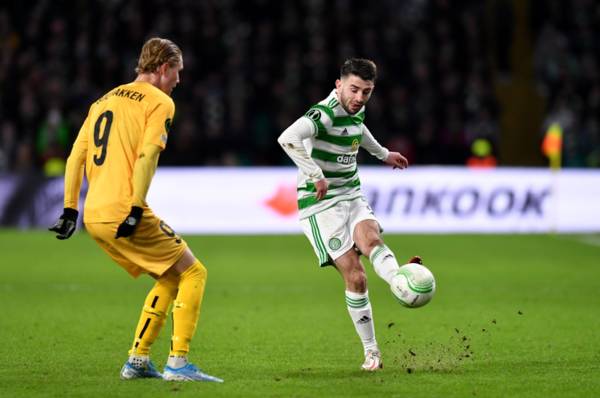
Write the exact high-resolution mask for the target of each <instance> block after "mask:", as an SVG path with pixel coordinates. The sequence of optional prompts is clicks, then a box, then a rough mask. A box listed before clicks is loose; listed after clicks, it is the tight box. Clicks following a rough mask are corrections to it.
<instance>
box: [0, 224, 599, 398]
mask: <svg viewBox="0 0 600 398" xmlns="http://www.w3.org/2000/svg"><path fill="white" fill-rule="evenodd" d="M385 239H386V243H387V244H388V245H389V246H390V247H391V248H392V249H393V250H395V252H396V253H397V255H398V257H399V258H401V259H404V258H408V257H409V256H410V255H412V254H420V255H422V256H423V258H424V260H425V264H426V265H428V266H429V267H430V269H431V270H432V271H433V273H434V274H435V275H436V278H437V284H438V291H437V294H436V296H435V297H434V299H433V301H432V302H431V303H430V304H429V305H427V306H426V307H423V308H420V309H415V310H411V309H405V308H402V307H401V306H400V305H398V304H397V303H396V302H395V300H394V299H393V297H392V296H391V294H390V293H389V291H388V288H387V286H386V285H385V284H384V282H383V281H381V280H380V279H378V278H377V276H376V275H375V274H374V272H373V271H372V268H371V266H370V265H367V271H368V275H369V281H370V289H369V292H370V297H371V302H372V304H373V308H374V317H375V324H376V332H377V338H378V341H379V344H380V348H381V349H382V351H383V355H384V363H385V369H384V370H383V371H381V372H377V373H372V374H371V373H364V372H361V371H359V370H358V368H359V366H360V364H361V361H362V350H361V346H360V342H359V340H358V338H357V336H356V335H355V332H354V329H353V327H352V324H351V321H350V319H349V316H348V314H347V312H346V308H345V303H344V294H343V285H342V282H341V279H340V278H339V276H338V275H337V273H336V272H335V271H334V270H333V269H331V268H328V269H319V268H318V267H317V266H316V261H317V260H316V257H315V256H314V254H313V253H312V251H311V248H310V247H309V244H308V242H307V241H306V240H305V238H304V237H303V236H275V237H273V236H269V237H267V236H229V237H222V236H219V237H209V236H188V237H186V240H187V241H188V243H189V244H190V246H191V247H192V249H193V251H194V252H195V254H196V255H197V256H198V257H199V258H200V259H201V260H202V261H203V262H204V263H205V264H206V266H207V268H208V269H209V279H208V285H207V290H206V295H205V299H204V304H203V308H202V313H201V319H200V323H199V327H198V330H197V333H196V338H195V340H194V341H193V343H192V353H191V355H190V357H191V359H192V360H193V361H194V362H196V363H197V364H198V365H200V366H201V367H202V368H203V369H204V370H205V371H206V372H208V373H210V374H214V375H216V376H219V377H222V378H224V379H225V383H224V384H220V385H219V384H211V383H167V382H163V381H160V380H135V381H127V382H126V381H121V380H119V377H118V374H119V370H120V367H121V365H122V364H123V362H124V361H125V359H126V357H127V349H128V348H129V345H130V343H131V340H132V334H133V330H134V328H135V324H136V322H137V320H138V315H139V310H140V308H141V304H142V302H143V299H144V297H145V295H146V293H147V291H148V289H149V288H150V286H151V284H152V280H151V279H150V278H148V277H142V278H140V279H139V280H133V279H131V278H130V277H129V276H128V275H127V274H126V273H125V272H124V271H122V270H121V269H120V268H119V267H118V266H116V265H115V264H114V263H112V262H111V260H110V259H109V258H108V256H106V255H105V254H104V253H103V252H102V251H101V250H100V249H99V248H98V247H96V245H95V243H94V242H93V241H92V239H91V238H90V237H89V236H87V235H86V234H85V233H78V234H76V235H75V236H73V238H71V239H70V240H69V241H67V242H60V241H58V240H56V239H54V237H53V236H52V235H51V234H50V233H44V232H19V231H14V230H0V259H1V262H0V302H1V303H2V304H3V305H2V317H1V318H0V358H2V359H3V365H2V367H0V396H3V397H35V396H56V397H70V396H81V397H83V396H85V397H95V396H111V397H120V396H123V397H131V396H140V397H152V396H160V397H165V396H167V397H168V396H173V397H187V396H190V397H191V396H199V395H204V396H211V397H219V396H222V397H231V396H243V397H251V396H256V397H264V396H269V397H270V396H280V397H331V396H377V397H382V396H386V397H393V396H397V397H409V396H410V397H429V396H432V397H433V396H435V397H438V396H444V397H467V396H479V397H506V396H511V397H514V396H524V397H525V396H526V397H551V396H560V397H580V396H597V395H598V394H600V378H599V377H598V374H599V372H600V336H599V334H598V331H599V330H600V310H599V309H600V294H599V292H600V284H599V282H598V280H600V246H599V245H598V241H599V240H600V239H598V237H597V236H576V235H574V236H561V235H556V236H547V235H517V236H514V235H484V236H477V235H416V236H413V235H397V236H392V235H389V236H386V237H385ZM365 264H368V261H366V262H365ZM169 324H170V322H168V323H167V326H166V328H165V329H166V330H164V331H163V333H162V334H161V336H160V337H159V340H158V341H157V342H156V344H155V347H154V349H153V358H154V361H155V362H156V363H157V364H158V365H159V367H160V368H162V365H163V363H164V359H165V358H166V355H167V353H168V345H169V343H168V337H169V334H170V325H169Z"/></svg>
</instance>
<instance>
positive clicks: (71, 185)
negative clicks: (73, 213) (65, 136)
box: [64, 117, 89, 210]
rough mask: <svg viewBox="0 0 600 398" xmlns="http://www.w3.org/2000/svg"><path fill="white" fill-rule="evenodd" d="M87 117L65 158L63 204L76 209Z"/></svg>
mask: <svg viewBox="0 0 600 398" xmlns="http://www.w3.org/2000/svg"><path fill="white" fill-rule="evenodd" d="M88 124H89V117H88V118H86V119H85V121H84V122H83V125H82V126H81V129H79V133H78V134H77V139H76V140H75V143H74V144H73V148H72V149H71V154H70V155H69V157H68V158H67V165H66V169H65V198H64V206H65V207H68V208H71V209H75V210H77V209H78V206H79V191H80V189H81V182H82V181H83V172H84V170H85V160H86V157H87V148H88V136H87V127H88Z"/></svg>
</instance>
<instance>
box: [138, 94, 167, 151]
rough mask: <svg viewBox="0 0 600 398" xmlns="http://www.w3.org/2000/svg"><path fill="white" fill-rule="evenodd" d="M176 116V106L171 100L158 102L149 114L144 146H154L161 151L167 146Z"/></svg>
mask: <svg viewBox="0 0 600 398" xmlns="http://www.w3.org/2000/svg"><path fill="white" fill-rule="evenodd" d="M174 115H175V104H174V103H173V100H172V99H171V98H168V99H167V100H166V101H162V102H158V103H157V104H156V106H155V107H154V109H151V110H150V113H149V114H148V122H147V124H146V131H145V132H144V146H146V144H154V145H157V146H159V147H160V149H161V150H163V149H165V148H166V146H167V138H168V134H169V130H170V129H171V122H172V121H173V116H174Z"/></svg>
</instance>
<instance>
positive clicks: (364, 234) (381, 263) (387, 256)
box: [354, 220, 400, 285]
mask: <svg viewBox="0 0 600 398" xmlns="http://www.w3.org/2000/svg"><path fill="white" fill-rule="evenodd" d="M354 241H355V242H356V246H357V247H358V249H359V250H360V251H361V252H362V253H363V254H364V255H365V256H368V257H369V260H370V261H371V264H373V268H374V269H375V272H376V273H377V275H378V276H379V277H380V278H381V279H383V280H384V281H386V282H387V283H388V285H392V281H393V279H394V277H395V276H396V274H397V273H398V269H399V268H400V266H399V265H398V261H396V256H395V255H394V253H393V252H392V251H391V250H390V248H389V247H387V245H386V244H385V243H383V240H382V239H381V237H380V235H379V224H377V222H376V221H373V220H364V221H361V222H359V223H358V224H357V225H356V227H355V229H354Z"/></svg>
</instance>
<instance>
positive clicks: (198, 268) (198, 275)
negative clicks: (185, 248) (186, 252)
mask: <svg viewBox="0 0 600 398" xmlns="http://www.w3.org/2000/svg"><path fill="white" fill-rule="evenodd" d="M188 271H189V274H192V275H193V277H194V278H195V279H206V277H207V276H208V270H207V269H206V267H205V266H204V264H202V263H201V262H200V260H198V259H196V261H194V263H193V264H192V265H191V266H190V267H189V269H188Z"/></svg>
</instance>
